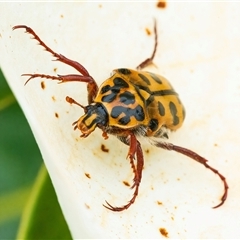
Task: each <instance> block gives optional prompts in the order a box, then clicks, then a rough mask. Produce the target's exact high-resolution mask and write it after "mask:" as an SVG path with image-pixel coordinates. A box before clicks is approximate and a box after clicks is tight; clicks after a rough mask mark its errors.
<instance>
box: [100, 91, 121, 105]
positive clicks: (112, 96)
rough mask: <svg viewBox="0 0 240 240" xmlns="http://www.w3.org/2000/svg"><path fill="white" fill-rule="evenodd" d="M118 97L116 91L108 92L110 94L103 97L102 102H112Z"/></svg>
mask: <svg viewBox="0 0 240 240" xmlns="http://www.w3.org/2000/svg"><path fill="white" fill-rule="evenodd" d="M116 97H117V94H116V93H111V94H108V95H106V96H103V97H102V102H107V103H110V102H112V101H113V100H115V99H116Z"/></svg>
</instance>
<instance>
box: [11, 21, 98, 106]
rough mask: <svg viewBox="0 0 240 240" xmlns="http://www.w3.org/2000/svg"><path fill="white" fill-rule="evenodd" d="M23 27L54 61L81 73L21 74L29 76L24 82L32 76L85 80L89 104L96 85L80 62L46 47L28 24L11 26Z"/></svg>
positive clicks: (62, 80)
mask: <svg viewBox="0 0 240 240" xmlns="http://www.w3.org/2000/svg"><path fill="white" fill-rule="evenodd" d="M20 28H24V29H25V30H26V32H27V33H29V34H31V35H32V36H33V38H34V39H36V40H37V41H38V43H39V44H40V45H41V46H42V47H44V49H45V50H46V51H47V52H50V53H51V54H52V55H53V56H54V57H55V58H56V61H59V62H62V63H65V64H67V65H69V66H71V67H73V68H75V69H76V70H77V71H78V72H80V73H81V74H82V75H76V74H70V75H58V76H50V75H46V74H38V73H37V74H23V76H29V77H30V78H29V79H28V80H27V81H26V83H25V84H27V83H28V82H29V81H30V80H31V79H33V78H37V77H39V78H46V79H51V80H58V81H60V83H62V82H73V81H77V82H86V83H87V90H88V102H89V104H90V103H92V102H93V99H94V98H95V97H96V94H97V91H98V86H97V83H96V82H95V80H94V79H93V78H92V77H91V76H90V74H89V73H88V71H87V69H86V68H84V67H83V65H82V64H80V63H78V62H76V61H73V60H71V59H69V58H67V57H65V56H63V55H62V54H58V53H56V52H54V51H53V50H52V49H51V48H50V47H48V46H47V45H46V44H45V43H44V42H43V41H42V40H41V39H40V37H39V36H38V35H37V34H36V33H35V32H34V31H33V30H32V29H31V28H30V27H28V26H25V25H17V26H14V27H13V30H15V29H20Z"/></svg>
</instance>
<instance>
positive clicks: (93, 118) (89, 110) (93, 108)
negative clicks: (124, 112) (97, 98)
mask: <svg viewBox="0 0 240 240" xmlns="http://www.w3.org/2000/svg"><path fill="white" fill-rule="evenodd" d="M84 111H85V114H84V115H83V116H82V117H81V118H80V119H79V120H78V121H77V123H76V128H78V129H79V130H80V131H81V132H82V135H81V137H87V136H88V135H89V134H90V133H91V132H93V131H94V130H95V128H96V127H100V128H101V127H102V126H106V125H107V123H108V116H107V113H106V110H105V108H104V107H103V106H102V104H101V103H92V104H90V105H88V106H86V107H85V108H84Z"/></svg>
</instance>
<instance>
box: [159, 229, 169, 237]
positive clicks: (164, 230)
mask: <svg viewBox="0 0 240 240" xmlns="http://www.w3.org/2000/svg"><path fill="white" fill-rule="evenodd" d="M159 232H160V233H161V234H162V235H163V236H164V237H166V238H167V237H168V232H167V230H166V228H159Z"/></svg>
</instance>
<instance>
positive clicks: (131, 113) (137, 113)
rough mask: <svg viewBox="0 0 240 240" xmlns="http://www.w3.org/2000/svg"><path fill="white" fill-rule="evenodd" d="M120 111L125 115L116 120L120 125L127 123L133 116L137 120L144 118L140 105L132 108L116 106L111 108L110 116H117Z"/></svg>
mask: <svg viewBox="0 0 240 240" xmlns="http://www.w3.org/2000/svg"><path fill="white" fill-rule="evenodd" d="M122 113H124V115H125V116H124V117H122V118H120V119H119V120H118V122H119V124H121V125H126V124H128V123H129V122H130V118H131V117H134V118H135V119H136V120H137V121H143V120H144V118H145V114H144V111H143V108H142V107H141V106H140V105H138V106H137V107H136V108H134V109H132V108H126V107H123V106H116V107H114V108H113V109H112V112H111V117H112V118H118V117H119V116H120V114H122Z"/></svg>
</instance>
